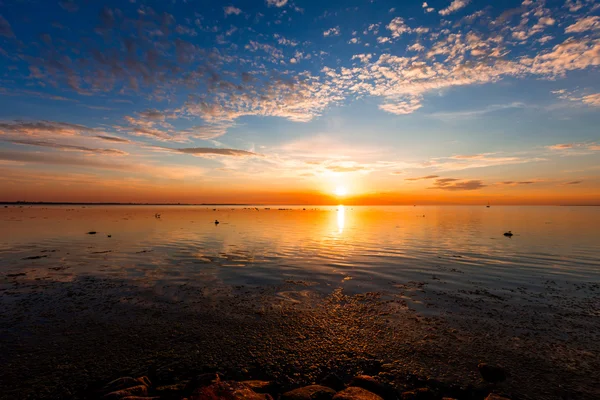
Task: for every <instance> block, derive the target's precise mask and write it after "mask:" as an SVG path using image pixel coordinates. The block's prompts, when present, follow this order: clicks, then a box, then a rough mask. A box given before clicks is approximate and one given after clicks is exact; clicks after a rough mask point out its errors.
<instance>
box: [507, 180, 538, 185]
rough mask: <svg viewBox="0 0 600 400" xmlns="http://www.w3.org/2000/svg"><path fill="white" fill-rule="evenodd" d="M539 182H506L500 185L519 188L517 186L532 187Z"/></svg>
mask: <svg viewBox="0 0 600 400" xmlns="http://www.w3.org/2000/svg"><path fill="white" fill-rule="evenodd" d="M537 182H538V181H517V182H515V181H504V182H500V184H502V185H507V186H517V185H532V184H534V183H537Z"/></svg>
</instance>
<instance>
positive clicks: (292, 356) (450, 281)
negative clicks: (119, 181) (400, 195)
mask: <svg viewBox="0 0 600 400" xmlns="http://www.w3.org/2000/svg"><path fill="white" fill-rule="evenodd" d="M266 208H270V209H266ZM279 208H280V207H275V206H272V207H265V206H261V207H259V208H258V209H256V208H244V207H223V206H220V207H216V208H215V207H184V206H169V207H167V206H162V207H156V206H85V207H84V206H51V207H47V206H46V207H45V206H33V207H29V206H23V207H19V206H9V207H7V208H4V207H2V208H0V221H1V223H2V225H1V226H2V229H1V231H0V339H1V340H0V366H1V367H2V368H0V370H1V371H2V372H0V381H2V382H3V383H4V382H6V383H7V384H6V385H7V390H5V392H4V394H0V398H25V397H27V396H29V397H28V398H66V397H71V393H75V392H77V393H83V392H80V391H82V390H84V388H86V387H87V385H88V383H89V382H90V381H95V380H99V379H100V380H104V381H108V380H110V379H109V378H111V377H116V376H113V375H112V374H113V372H114V371H116V370H119V371H123V372H122V373H124V374H144V373H145V372H143V371H147V368H148V366H149V365H152V366H154V367H157V368H158V369H159V370H162V371H166V372H165V373H166V374H167V375H166V376H169V377H171V378H173V376H174V375H173V372H172V371H173V370H178V371H180V372H179V373H180V374H183V375H182V376H184V375H185V374H193V372H194V371H198V370H200V371H203V370H206V368H208V369H209V370H211V371H212V370H217V369H224V370H225V371H227V370H228V371H230V372H231V371H233V372H235V373H238V372H239V371H244V370H256V368H257V367H255V365H259V366H260V368H258V370H260V374H258V375H253V374H252V373H249V374H246V375H245V376H244V377H245V378H252V379H254V378H256V377H257V376H259V377H260V376H265V375H264V374H266V375H267V376H269V377H270V378H275V379H277V380H283V381H286V382H288V383H289V384H293V385H297V386H298V385H301V384H308V383H311V382H316V381H318V379H320V378H319V377H320V376H321V375H322V373H325V372H327V371H330V370H335V371H338V372H340V373H362V372H364V370H363V369H361V368H362V367H361V366H360V365H361V364H360V361H359V360H361V359H363V360H364V359H365V357H366V358H368V359H372V358H373V357H375V358H376V359H378V360H387V361H390V362H393V363H394V365H395V366H396V367H397V368H398V369H397V371H398V372H396V373H397V374H398V375H399V376H400V375H406V374H408V373H410V374H412V375H415V376H419V377H423V378H424V379H427V378H429V377H433V378H436V379H441V380H445V381H451V382H458V383H461V384H463V385H465V384H469V385H470V384H475V385H477V384H479V383H478V382H479V374H478V372H477V364H478V363H479V362H481V361H482V360H483V361H486V362H491V363H499V364H501V365H504V366H506V367H508V370H509V371H511V373H512V378H511V379H509V380H508V381H507V382H505V384H504V385H503V386H501V387H498V388H496V390H503V391H505V392H507V393H512V394H513V396H512V398H522V399H536V400H537V399H555V398H581V399H588V398H589V399H596V398H598V396H599V395H600V392H599V391H598V389H597V388H598V385H597V379H596V380H595V379H593V376H594V375H597V374H596V372H597V371H598V369H600V364H599V360H598V358H597V356H596V354H598V352H599V351H600V347H599V344H600V318H598V317H600V240H598V237H600V235H599V233H600V208H599V207H496V206H492V207H491V208H486V207H460V206H456V207H419V206H417V207H348V206H346V207H342V206H337V207H292V208H289V207H287V208H288V209H285V210H284V209H282V210H280V209H279ZM157 213H158V214H160V218H156V217H155V214H157ZM216 219H217V220H219V221H220V223H219V224H218V225H215V223H214V221H215V220H216ZM507 230H511V231H512V232H513V233H514V236H513V237H512V238H507V237H505V236H504V235H503V233H504V232H505V231H507ZM90 231H95V232H97V233H96V234H94V235H89V234H88V232H90ZM109 235H110V236H111V237H109ZM349 350H352V351H351V354H352V355H353V356H352V357H351V358H350V359H348V354H349ZM344 360H345V361H344ZM387 361H386V362H387ZM57 365H60V366H61V368H57ZM253 366H254V367H253ZM286 366H289V368H288V367H286ZM246 367H248V368H246ZM396 367H395V368H396ZM258 370H257V371H258ZM136 371H137V372H136ZM169 371H171V372H169ZM236 371H237V372H236ZM298 371H299V372H298ZM118 376H120V375H118ZM531 376H535V377H536V378H535V379H530V377H531ZM179 378H180V377H177V379H179ZM164 382H169V383H172V382H171V381H167V380H165V381H164ZM65 390H67V391H66V392H65ZM25 393H28V395H27V396H26V395H25ZM65 393H67V394H65ZM76 397H77V396H76ZM80 397H85V395H81V396H80Z"/></svg>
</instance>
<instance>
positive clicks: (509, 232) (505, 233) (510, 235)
mask: <svg viewBox="0 0 600 400" xmlns="http://www.w3.org/2000/svg"><path fill="white" fill-rule="evenodd" d="M504 236H506V237H512V236H513V233H512V232H511V231H508V232H504Z"/></svg>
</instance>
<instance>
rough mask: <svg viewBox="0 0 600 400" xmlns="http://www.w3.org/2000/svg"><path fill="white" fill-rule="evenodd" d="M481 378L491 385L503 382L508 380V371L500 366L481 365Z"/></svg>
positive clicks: (479, 367)
mask: <svg viewBox="0 0 600 400" xmlns="http://www.w3.org/2000/svg"><path fill="white" fill-rule="evenodd" d="M477 368H478V369H479V373H480V374H481V377H482V378H483V379H484V380H485V381H487V382H491V383H497V382H503V381H505V380H506V376H507V374H506V370H505V369H504V368H502V367H500V366H496V365H489V364H486V363H481V364H479V365H478V366H477Z"/></svg>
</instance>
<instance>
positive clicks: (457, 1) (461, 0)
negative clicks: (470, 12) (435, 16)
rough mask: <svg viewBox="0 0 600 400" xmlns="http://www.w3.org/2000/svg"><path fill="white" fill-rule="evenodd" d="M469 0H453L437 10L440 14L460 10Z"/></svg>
mask: <svg viewBox="0 0 600 400" xmlns="http://www.w3.org/2000/svg"><path fill="white" fill-rule="evenodd" d="M469 2H470V0H453V1H452V3H450V5H449V6H448V7H446V8H444V9H442V10H440V11H439V13H440V15H444V16H446V15H449V14H452V13H453V12H456V11H458V10H460V9H461V8H463V7H466V6H467V4H469Z"/></svg>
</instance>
